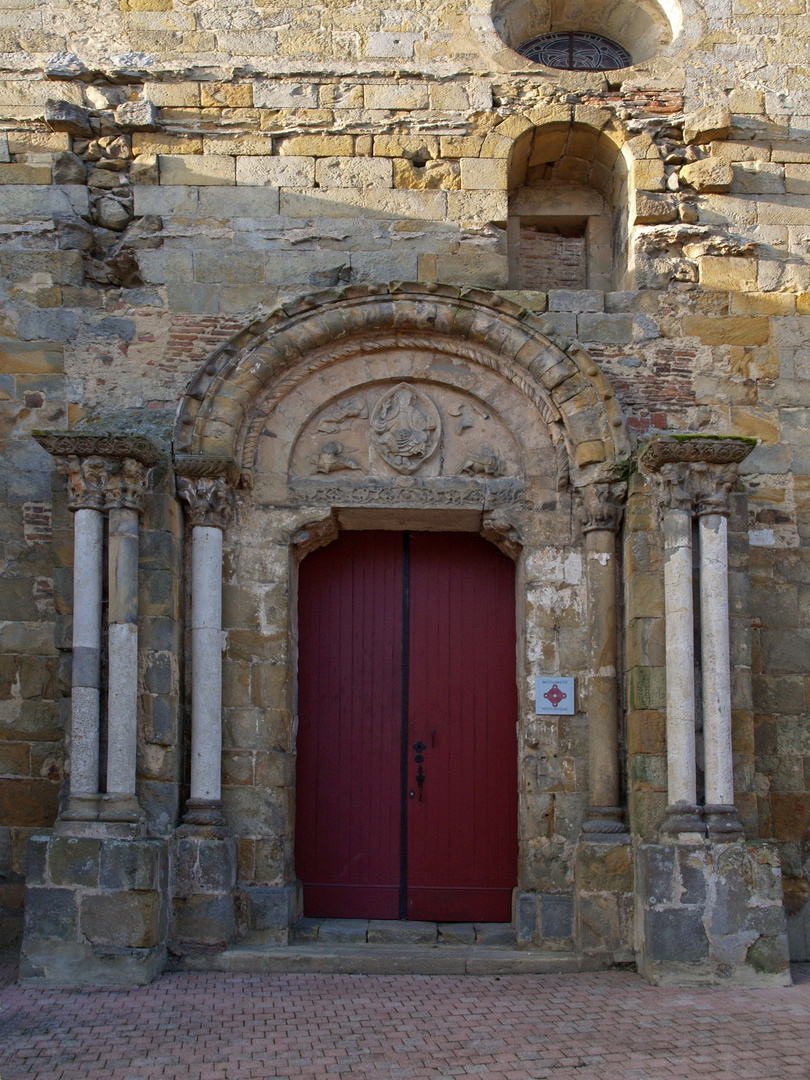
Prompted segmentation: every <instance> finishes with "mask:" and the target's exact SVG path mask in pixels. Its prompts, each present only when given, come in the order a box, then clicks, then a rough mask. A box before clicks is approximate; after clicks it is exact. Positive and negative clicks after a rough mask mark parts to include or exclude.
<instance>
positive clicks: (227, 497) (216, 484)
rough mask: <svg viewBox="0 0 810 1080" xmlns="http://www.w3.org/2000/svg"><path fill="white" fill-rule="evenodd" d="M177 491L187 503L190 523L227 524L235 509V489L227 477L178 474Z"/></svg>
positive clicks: (216, 525) (213, 525)
mask: <svg viewBox="0 0 810 1080" xmlns="http://www.w3.org/2000/svg"><path fill="white" fill-rule="evenodd" d="M177 491H178V493H179V495H180V498H181V499H183V500H184V501H185V503H186V513H187V515H188V520H189V524H190V525H192V526H194V525H207V526H209V527H210V528H214V529H224V528H225V527H226V526H227V524H228V522H229V521H230V519H231V512H232V509H233V489H232V487H231V485H230V483H229V482H228V479H227V477H224V476H196V477H190V476H178V478H177Z"/></svg>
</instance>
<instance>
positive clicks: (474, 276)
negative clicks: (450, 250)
mask: <svg viewBox="0 0 810 1080" xmlns="http://www.w3.org/2000/svg"><path fill="white" fill-rule="evenodd" d="M436 274H437V278H438V280H439V281H444V282H447V283H448V284H450V285H476V286H478V287H479V288H482V289H502V288H503V287H504V286H505V285H506V283H507V281H508V279H509V261H508V259H507V258H506V256H505V255H478V254H470V255H439V256H438V257H437V259H436Z"/></svg>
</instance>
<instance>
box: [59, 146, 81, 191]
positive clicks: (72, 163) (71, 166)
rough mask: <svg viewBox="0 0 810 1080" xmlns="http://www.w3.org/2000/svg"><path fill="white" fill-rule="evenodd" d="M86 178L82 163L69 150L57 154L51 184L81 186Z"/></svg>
mask: <svg viewBox="0 0 810 1080" xmlns="http://www.w3.org/2000/svg"><path fill="white" fill-rule="evenodd" d="M86 176H87V169H86V168H85V165H84V162H83V161H82V159H81V158H80V157H78V156H77V155H76V154H72V153H71V152H70V151H69V150H63V151H62V153H61V154H58V155H57V156H56V158H55V159H54V163H53V182H54V183H55V184H83V183H84V181H85V178H86Z"/></svg>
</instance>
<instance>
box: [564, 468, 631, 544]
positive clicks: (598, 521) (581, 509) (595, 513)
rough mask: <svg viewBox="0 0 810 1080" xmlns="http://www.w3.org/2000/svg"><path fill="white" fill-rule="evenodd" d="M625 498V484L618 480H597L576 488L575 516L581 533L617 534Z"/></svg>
mask: <svg viewBox="0 0 810 1080" xmlns="http://www.w3.org/2000/svg"><path fill="white" fill-rule="evenodd" d="M626 497H627V484H625V483H624V482H623V481H620V480H613V481H611V480H598V481H596V482H595V483H593V484H587V485H585V486H583V487H580V488H577V492H576V498H577V516H578V518H579V521H580V525H581V526H582V531H583V532H586V533H587V532H593V531H594V530H596V529H603V530H605V531H607V532H618V531H619V526H620V525H621V523H622V514H623V513H624V501H625V498H626Z"/></svg>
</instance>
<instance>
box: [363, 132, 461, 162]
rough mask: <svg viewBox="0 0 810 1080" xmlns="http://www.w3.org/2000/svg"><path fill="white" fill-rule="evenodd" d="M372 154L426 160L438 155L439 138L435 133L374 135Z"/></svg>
mask: <svg viewBox="0 0 810 1080" xmlns="http://www.w3.org/2000/svg"><path fill="white" fill-rule="evenodd" d="M374 156H375V157H390V158H398V157H403V158H411V159H417V160H419V161H427V160H429V159H431V158H437V157H438V156H439V140H438V138H437V137H436V136H435V135H375V136H374ZM442 157H444V154H442Z"/></svg>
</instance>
